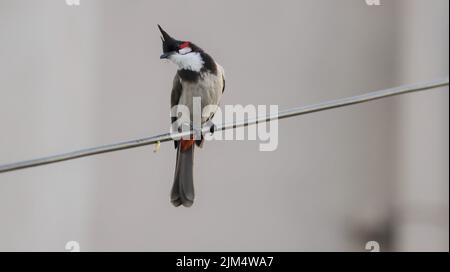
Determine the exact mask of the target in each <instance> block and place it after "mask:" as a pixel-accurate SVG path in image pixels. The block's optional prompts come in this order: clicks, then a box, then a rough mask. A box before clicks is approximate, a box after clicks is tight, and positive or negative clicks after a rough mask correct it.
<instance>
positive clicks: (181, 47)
mask: <svg viewBox="0 0 450 272" xmlns="http://www.w3.org/2000/svg"><path fill="white" fill-rule="evenodd" d="M188 46H189V43H188V42H184V43H182V44H180V46H179V48H180V49H183V48H186V47H188Z"/></svg>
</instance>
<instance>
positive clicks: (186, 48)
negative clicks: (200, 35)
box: [178, 47, 192, 55]
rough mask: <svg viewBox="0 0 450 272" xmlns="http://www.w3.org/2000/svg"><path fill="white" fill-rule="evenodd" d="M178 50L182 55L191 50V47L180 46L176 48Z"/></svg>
mask: <svg viewBox="0 0 450 272" xmlns="http://www.w3.org/2000/svg"><path fill="white" fill-rule="evenodd" d="M178 52H179V53H180V54H181V55H184V54H187V53H190V52H192V49H191V48H190V47H185V48H182V49H180V50H178Z"/></svg>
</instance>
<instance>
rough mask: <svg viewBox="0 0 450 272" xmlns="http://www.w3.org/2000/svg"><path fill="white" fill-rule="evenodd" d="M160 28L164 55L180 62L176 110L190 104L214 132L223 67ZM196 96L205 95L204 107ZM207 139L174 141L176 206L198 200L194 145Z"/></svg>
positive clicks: (172, 99)
mask: <svg viewBox="0 0 450 272" xmlns="http://www.w3.org/2000/svg"><path fill="white" fill-rule="evenodd" d="M158 28H159V31H160V32H161V40H162V49H163V54H162V55H161V56H160V59H167V60H169V61H170V62H172V63H174V64H175V65H176V66H177V72H176V74H175V76H174V79H173V86H172V93H171V95H170V106H171V109H172V112H173V110H174V107H175V108H177V107H179V106H180V105H182V106H184V107H187V108H188V109H189V113H190V116H189V117H190V118H189V120H201V125H202V126H203V125H210V131H211V132H212V133H213V132H214V128H215V125H214V124H213V123H212V120H211V119H212V118H213V116H214V113H215V111H216V110H217V107H218V106H219V103H220V100H221V97H222V94H223V93H224V91H225V72H224V69H223V67H222V66H220V65H219V64H218V63H217V62H216V61H215V60H214V59H213V58H212V57H211V55H209V54H208V53H206V52H205V51H204V50H203V49H201V48H200V47H198V46H197V45H195V44H194V43H192V42H190V41H183V40H177V39H174V38H172V37H171V36H170V35H169V34H167V32H166V31H164V29H163V28H162V27H161V26H160V25H159V24H158ZM194 98H197V99H198V98H200V99H201V103H200V105H201V111H195V110H194V108H193V107H194V102H193V100H194ZM211 106H212V107H211ZM206 107H209V108H208V109H209V110H205V109H206ZM196 112H200V113H201V116H194V114H195V113H196ZM197 115H198V114H197ZM196 118H197V119H196ZM177 120H178V118H177V117H173V115H172V116H171V123H172V125H173V124H174V123H176V122H177ZM188 125H189V126H190V127H189V129H198V128H195V127H193V125H194V124H193V122H191V121H190V123H189V124H188ZM197 138H198V137H197ZM203 142H204V139H203V136H201V139H196V138H193V137H190V138H188V139H179V140H175V141H174V145H175V149H176V151H177V154H176V163H175V175H174V180H173V185H172V189H171V193H170V201H171V203H172V204H173V205H174V206H175V207H178V206H181V205H182V206H184V207H191V206H192V205H193V203H194V198H195V192H194V175H193V167H194V148H195V146H198V147H203Z"/></svg>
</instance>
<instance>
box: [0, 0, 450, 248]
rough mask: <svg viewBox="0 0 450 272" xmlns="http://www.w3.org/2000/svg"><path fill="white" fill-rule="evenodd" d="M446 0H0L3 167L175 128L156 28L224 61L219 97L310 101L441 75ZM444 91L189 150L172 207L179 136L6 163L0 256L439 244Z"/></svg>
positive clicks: (444, 210) (445, 176)
mask: <svg viewBox="0 0 450 272" xmlns="http://www.w3.org/2000/svg"><path fill="white" fill-rule="evenodd" d="M448 10H449V2H448V1H446V0H431V1H425V0H391V1H388V0H381V6H367V5H366V3H365V1H364V0H341V1H335V0H302V1H297V0H290V1H288V0H284V1H257V0H252V1H207V0H196V1H150V0H147V1H145V0H132V1H120V0H81V5H80V6H78V7H73V6H72V7H71V6H68V5H66V3H65V1H64V0H40V1H32V0H0V60H1V62H0V124H1V126H0V164H4V163H10V162H14V161H18V160H23V159H31V158H35V157H39V156H45V155H51V154H54V153H61V152H65V151H72V150H76V149H79V148H84V147H91V146H97V145H102V144H109V143H114V142H118V141H123V140H129V139H135V138H140V137H146V136H150V135H154V134H159V133H162V132H164V131H166V130H167V129H168V127H169V124H168V122H169V118H168V114H169V106H168V104H169V94H170V90H171V84H172V78H173V74H174V73H175V70H176V68H175V66H174V65H172V64H169V63H166V62H162V61H160V59H159V55H160V53H161V41H160V38H159V33H158V31H157V28H156V24H158V23H159V24H161V25H162V26H164V27H165V28H166V29H167V31H168V32H169V33H171V34H173V35H174V36H175V37H177V38H179V39H185V40H191V41H193V42H195V43H197V44H198V45H200V46H201V47H203V48H204V49H206V51H207V52H209V53H210V54H211V55H212V56H214V57H215V59H216V60H217V61H218V62H219V63H220V64H222V66H223V67H224V68H225V70H226V74H227V89H226V92H225V96H224V97H223V100H222V104H243V105H246V104H267V105H268V104H278V105H279V108H280V109H286V108H288V107H293V106H298V105H308V104H311V103H317V102H321V101H324V100H329V99H335V98H341V97H346V96H351V95H356V94H361V93H364V92H368V91H372V90H378V89H382V88H388V87H394V86H397V85H400V84H405V83H415V82H421V81H427V80H433V79H437V78H442V77H446V76H448V73H449V68H448V67H449V62H448V58H449V17H448V15H449V14H448V12H449V11H448ZM448 117H449V105H448V88H441V89H436V90H432V91H428V92H425V93H418V94H412V95H407V96H401V97H395V98H388V99H384V100H381V101H375V102H371V103H366V104H362V105H357V106H352V107H346V108H342V109H335V110H331V111H326V112H321V113H315V114H312V115H308V116H304V117H300V118H292V119H288V120H283V121H280V123H279V146H278V149H277V150H276V151H275V152H266V153H263V152H259V151H258V142H256V141H215V142H208V143H207V145H206V146H205V148H204V149H203V150H200V151H198V152H196V158H195V160H196V161H195V183H196V193H197V198H196V203H195V204H194V206H193V207H192V208H190V209H186V208H174V207H172V205H171V204H170V202H169V191H170V187H171V184H172V179H173V172H174V164H175V152H174V150H173V146H172V144H167V143H166V144H162V146H161V150H160V152H159V153H157V154H154V153H153V152H152V149H153V147H151V146H149V147H142V148H137V149H132V150H126V151H121V152H115V153H110V154H105V155H99V156H94V157H89V158H84V159H79V160H74V161H69V162H64V163H59V164H55V165H49V166H44V167H39V168H34V169H28V170H24V171H19V172H12V173H7V174H1V175H0V250H1V251H23V250H26V251H64V250H65V249H64V247H65V244H66V242H68V241H71V240H75V241H78V242H79V243H80V245H81V250H82V251H100V250H108V251H113V250H120V251H122V250H123V251H250V250H251V251H269V250H270V251H364V250H365V244H366V242H367V241H371V240H375V241H377V242H379V244H380V246H381V250H382V251H422V250H424V251H428V250H439V251H441V250H444V251H448V250H449V217H448V216H449V182H448V180H449V168H448V163H449V153H448V150H449V126H448V124H449V120H448Z"/></svg>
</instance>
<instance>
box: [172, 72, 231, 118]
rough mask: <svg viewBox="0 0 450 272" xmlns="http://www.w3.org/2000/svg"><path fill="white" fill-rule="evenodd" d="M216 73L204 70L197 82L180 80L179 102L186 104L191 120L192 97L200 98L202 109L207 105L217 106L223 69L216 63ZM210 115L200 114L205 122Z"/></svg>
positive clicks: (221, 85)
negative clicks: (181, 88) (181, 89)
mask: <svg viewBox="0 0 450 272" xmlns="http://www.w3.org/2000/svg"><path fill="white" fill-rule="evenodd" d="M218 68H219V69H218V73H217V75H214V74H211V73H209V72H204V73H202V75H201V78H200V79H199V80H198V81H197V82H195V83H194V82H184V81H183V82H182V83H181V84H182V86H183V91H182V93H181V97H180V100H179V104H183V105H186V106H187V107H188V108H189V110H190V112H191V120H193V117H194V116H193V98H194V97H200V98H201V107H202V111H203V109H204V108H205V107H206V106H208V105H212V106H218V105H219V103H220V98H221V97H222V90H223V76H222V75H223V69H222V67H220V66H219V65H218ZM209 118H210V116H202V117H201V120H202V123H204V122H206V121H207V120H208V119H209Z"/></svg>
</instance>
